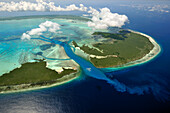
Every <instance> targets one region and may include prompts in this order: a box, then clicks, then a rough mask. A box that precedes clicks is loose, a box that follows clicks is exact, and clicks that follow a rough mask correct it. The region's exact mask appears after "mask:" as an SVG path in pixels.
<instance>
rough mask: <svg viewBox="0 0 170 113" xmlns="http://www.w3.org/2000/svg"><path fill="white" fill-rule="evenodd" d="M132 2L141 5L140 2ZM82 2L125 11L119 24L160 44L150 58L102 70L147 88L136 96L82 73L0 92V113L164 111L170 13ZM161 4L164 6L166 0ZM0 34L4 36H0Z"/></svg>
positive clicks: (169, 74) (169, 76)
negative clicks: (43, 85) (36, 87)
mask: <svg viewBox="0 0 170 113" xmlns="http://www.w3.org/2000/svg"><path fill="white" fill-rule="evenodd" d="M135 3H136V4H144V3H146V2H135ZM160 3H162V2H160ZM85 4H87V5H89V6H90V5H94V7H96V8H99V7H106V6H107V7H109V8H110V9H111V11H112V12H117V13H120V14H125V15H127V16H128V18H129V23H127V24H126V25H125V26H123V28H127V29H132V30H135V31H139V32H142V33H145V34H148V35H150V36H151V37H153V38H154V39H155V40H156V41H157V42H158V43H159V44H160V46H161V49H162V50H161V53H160V54H159V55H158V56H157V57H156V58H154V59H153V60H151V61H150V62H147V63H145V64H141V65H138V66H135V67H131V68H127V69H123V70H120V71H116V72H110V73H109V72H108V73H106V75H111V76H112V77H113V78H116V79H117V80H119V81H120V82H121V83H124V84H126V85H127V86H129V87H133V88H136V89H135V90H138V91H142V90H144V89H145V88H149V89H150V90H149V91H146V92H145V93H144V94H141V95H137V94H130V93H129V92H119V91H117V90H115V88H114V87H113V86H112V85H110V84H108V83H107V82H105V81H102V80H98V79H95V78H91V77H89V76H86V75H85V74H84V73H82V74H81V76H80V77H79V78H78V79H76V80H73V81H71V82H69V83H66V84H63V85H60V86H55V87H51V88H45V89H39V90H33V91H26V92H18V93H9V94H0V112H1V113H169V112H170V108H169V106H170V102H169V101H168V100H169V98H170V95H169V93H170V88H169V87H170V71H169V64H170V60H169V58H170V45H169V40H170V13H163V12H150V11H147V10H142V9H136V8H133V7H127V6H120V5H121V4H127V2H116V3H115V2H109V3H108V2H106V3H105V4H103V2H99V3H98V4H92V3H91V2H88V3H85ZM152 4H154V3H152ZM157 4H159V3H157ZM162 4H163V3H162ZM164 4H169V2H165V3H164ZM46 13H47V12H46ZM1 14H2V13H1ZM9 14H10V13H9ZM49 14H50V13H49ZM76 14H77V13H76ZM16 15H17V14H16ZM18 15H22V14H18ZM77 15H79V14H77ZM14 16H15V15H14ZM35 23H36V21H35ZM40 23H41V22H40ZM15 24H17V23H15ZM18 24H21V23H18ZM22 24H23V23H22ZM33 25H34V24H33ZM1 27H2V26H1ZM31 27H34V26H27V27H25V28H24V29H22V28H21V29H20V30H18V32H13V31H10V32H12V34H11V35H17V34H18V35H20V34H22V33H23V32H25V31H27V30H28V29H29V28H31ZM3 28H5V26H4V27H3ZM22 30H23V31H22ZM8 32H9V31H5V29H3V30H0V33H1V34H3V33H4V34H5V33H6V34H8ZM9 34H10V33H9ZM1 37H9V36H6V35H5V36H2V35H1Z"/></svg>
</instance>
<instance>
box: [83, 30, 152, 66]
mask: <svg viewBox="0 0 170 113" xmlns="http://www.w3.org/2000/svg"><path fill="white" fill-rule="evenodd" d="M93 35H102V37H104V38H107V39H108V42H107V41H103V42H100V43H96V44H93V46H94V47H95V48H98V49H99V50H102V51H103V52H102V53H101V52H100V51H98V50H97V49H94V48H89V47H88V46H86V45H83V46H82V47H80V48H81V49H82V50H83V51H84V52H85V53H87V54H93V55H97V56H106V55H117V57H107V58H101V59H97V58H90V61H91V62H92V63H93V64H94V65H95V66H96V67H110V66H118V65H122V64H125V63H128V62H130V61H134V60H137V59H140V58H142V57H143V56H145V55H146V54H148V53H149V52H150V50H152V49H153V47H154V46H153V44H152V43H151V42H150V41H149V39H148V38H147V37H144V36H142V35H140V34H136V33H132V32H126V31H124V30H123V31H121V32H119V33H118V34H111V33H102V32H95V33H93ZM109 39H114V40H112V41H110V40H109Z"/></svg>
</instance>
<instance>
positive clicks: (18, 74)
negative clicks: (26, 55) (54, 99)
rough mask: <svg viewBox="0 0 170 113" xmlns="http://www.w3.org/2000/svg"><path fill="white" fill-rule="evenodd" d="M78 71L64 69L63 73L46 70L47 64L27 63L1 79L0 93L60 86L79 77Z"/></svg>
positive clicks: (39, 62)
mask: <svg viewBox="0 0 170 113" xmlns="http://www.w3.org/2000/svg"><path fill="white" fill-rule="evenodd" d="M77 72H78V71H77V70H73V69H63V71H62V72H61V73H57V72H56V71H54V70H51V69H49V68H46V62H44V61H42V60H41V61H38V62H34V63H25V64H23V65H22V67H21V68H19V69H14V70H13V71H11V72H10V73H7V74H4V75H3V76H1V77H0V93H3V92H16V91H24V90H28V89H29V90H33V89H38V88H40V87H41V88H46V87H51V86H54V85H60V84H63V83H65V82H67V81H70V80H72V79H74V78H76V77H77V76H78V74H77Z"/></svg>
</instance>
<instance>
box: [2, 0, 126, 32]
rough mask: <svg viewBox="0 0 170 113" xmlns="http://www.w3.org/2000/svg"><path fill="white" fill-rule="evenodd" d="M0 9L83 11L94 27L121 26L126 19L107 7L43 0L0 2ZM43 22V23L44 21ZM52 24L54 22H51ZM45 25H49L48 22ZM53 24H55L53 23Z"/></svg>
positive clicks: (44, 26) (44, 27)
mask: <svg viewBox="0 0 170 113" xmlns="http://www.w3.org/2000/svg"><path fill="white" fill-rule="evenodd" d="M0 11H9V12H12V11H84V12H88V13H89V14H90V16H92V19H91V21H89V22H88V23H87V24H88V26H89V27H93V28H94V29H107V28H108V27H121V26H123V25H124V24H125V22H127V21H128V17H127V16H126V15H119V14H118V13H112V12H111V11H110V9H108V8H102V9H100V10H99V11H98V10H97V9H94V8H92V7H89V8H87V7H85V6H84V5H83V4H80V5H79V7H77V6H76V5H75V4H72V5H69V6H66V7H65V8H62V7H60V6H55V3H54V2H45V1H43V0H36V2H35V3H32V2H26V1H20V2H13V1H12V2H0ZM44 24H45V23H44ZM53 24H54V23H53ZM47 25H51V24H50V23H48V24H47ZM47 25H43V24H42V25H39V28H36V29H33V30H31V31H30V33H29V34H30V35H34V34H39V35H40V34H42V32H44V31H46V27H48V26H47ZM54 26H55V24H54ZM54 26H53V27H51V26H50V29H49V30H48V31H50V32H54V31H55V30H56V28H55V27H54Z"/></svg>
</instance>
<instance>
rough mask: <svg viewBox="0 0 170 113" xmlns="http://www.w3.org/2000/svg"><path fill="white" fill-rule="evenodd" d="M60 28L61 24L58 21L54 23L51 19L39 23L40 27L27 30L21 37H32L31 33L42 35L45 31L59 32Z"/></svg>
mask: <svg viewBox="0 0 170 113" xmlns="http://www.w3.org/2000/svg"><path fill="white" fill-rule="evenodd" d="M59 29H60V25H59V24H58V23H54V22H51V21H46V22H44V23H41V24H40V25H39V28H35V29H32V30H30V31H27V32H26V33H23V35H22V36H21V39H22V40H23V39H30V38H31V35H42V33H43V32H46V31H49V32H52V33H58V32H59V31H58V32H57V30H59Z"/></svg>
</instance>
